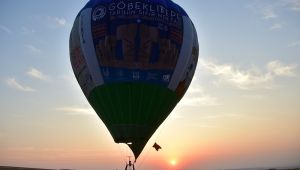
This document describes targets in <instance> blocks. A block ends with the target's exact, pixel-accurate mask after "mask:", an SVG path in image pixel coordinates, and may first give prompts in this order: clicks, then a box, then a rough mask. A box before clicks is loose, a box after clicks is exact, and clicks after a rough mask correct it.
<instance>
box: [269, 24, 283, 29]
mask: <svg viewBox="0 0 300 170" xmlns="http://www.w3.org/2000/svg"><path fill="white" fill-rule="evenodd" d="M281 28H282V24H280V23H273V25H271V27H270V30H278V29H281Z"/></svg>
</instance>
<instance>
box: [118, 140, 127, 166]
mask: <svg viewBox="0 0 300 170" xmlns="http://www.w3.org/2000/svg"><path fill="white" fill-rule="evenodd" d="M118 147H119V150H120V154H121V157H122V159H123V161H124V162H125V163H127V160H126V156H127V155H125V153H124V152H123V150H122V147H121V144H118Z"/></svg>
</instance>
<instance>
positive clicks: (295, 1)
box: [284, 0, 300, 12]
mask: <svg viewBox="0 0 300 170" xmlns="http://www.w3.org/2000/svg"><path fill="white" fill-rule="evenodd" d="M284 2H285V3H286V5H287V6H288V7H289V9H290V10H292V11H296V12H298V11H300V0H284Z"/></svg>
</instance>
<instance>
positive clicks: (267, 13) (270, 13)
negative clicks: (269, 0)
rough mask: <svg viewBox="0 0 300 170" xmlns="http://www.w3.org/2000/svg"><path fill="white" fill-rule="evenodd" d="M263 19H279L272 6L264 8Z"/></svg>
mask: <svg viewBox="0 0 300 170" xmlns="http://www.w3.org/2000/svg"><path fill="white" fill-rule="evenodd" d="M261 14H262V18H263V19H274V18H277V14H276V13H275V11H274V9H272V7H271V6H269V7H266V8H263V9H262V11H261Z"/></svg>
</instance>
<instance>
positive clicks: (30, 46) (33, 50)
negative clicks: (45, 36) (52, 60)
mask: <svg viewBox="0 0 300 170" xmlns="http://www.w3.org/2000/svg"><path fill="white" fill-rule="evenodd" d="M25 47H26V48H27V49H28V50H29V51H30V52H31V53H33V54H41V53H42V50H40V49H39V48H37V47H35V46H33V45H31V44H26V45H25Z"/></svg>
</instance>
